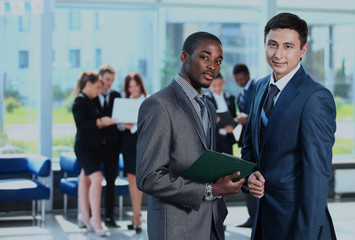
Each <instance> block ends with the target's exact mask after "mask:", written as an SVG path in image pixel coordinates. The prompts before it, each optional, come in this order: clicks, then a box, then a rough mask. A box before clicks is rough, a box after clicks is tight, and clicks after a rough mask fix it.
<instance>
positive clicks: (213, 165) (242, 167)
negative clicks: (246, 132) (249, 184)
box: [183, 150, 256, 183]
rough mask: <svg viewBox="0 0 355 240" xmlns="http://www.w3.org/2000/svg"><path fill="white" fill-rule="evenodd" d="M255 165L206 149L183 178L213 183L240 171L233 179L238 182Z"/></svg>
mask: <svg viewBox="0 0 355 240" xmlns="http://www.w3.org/2000/svg"><path fill="white" fill-rule="evenodd" d="M255 166H256V164H255V163H252V162H249V161H245V160H243V159H241V158H239V157H236V156H233V155H230V154H226V153H218V152H215V151H211V150H206V151H205V152H204V153H203V154H202V155H201V156H200V157H199V158H198V159H197V160H196V161H195V162H194V163H193V164H192V165H191V166H190V168H189V169H187V170H186V172H185V173H184V174H183V178H185V179H191V180H195V181H197V182H201V183H213V182H215V181H216V180H217V179H218V178H220V177H223V176H226V175H230V174H232V173H234V172H237V171H239V172H240V176H239V177H237V178H234V179H233V180H232V181H233V182H236V181H238V180H240V179H241V178H243V177H245V175H247V174H248V173H249V172H250V171H251V170H253V168H254V167H255Z"/></svg>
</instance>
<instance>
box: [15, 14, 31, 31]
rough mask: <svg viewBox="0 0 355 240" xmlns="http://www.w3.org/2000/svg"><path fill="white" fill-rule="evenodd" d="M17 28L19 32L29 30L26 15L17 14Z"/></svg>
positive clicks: (28, 19) (28, 21)
mask: <svg viewBox="0 0 355 240" xmlns="http://www.w3.org/2000/svg"><path fill="white" fill-rule="evenodd" d="M18 22H19V25H18V29H19V31H20V32H27V31H29V30H30V17H29V16H27V15H21V16H18Z"/></svg>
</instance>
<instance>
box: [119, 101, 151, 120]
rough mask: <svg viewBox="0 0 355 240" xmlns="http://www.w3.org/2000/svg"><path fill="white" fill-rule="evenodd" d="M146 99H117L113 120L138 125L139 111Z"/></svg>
mask: <svg viewBox="0 0 355 240" xmlns="http://www.w3.org/2000/svg"><path fill="white" fill-rule="evenodd" d="M143 101H144V99H133V98H115V100H114V102H113V109H112V118H113V119H116V121H117V122H118V123H137V121H138V111H139V107H140V106H141V104H142V102H143Z"/></svg>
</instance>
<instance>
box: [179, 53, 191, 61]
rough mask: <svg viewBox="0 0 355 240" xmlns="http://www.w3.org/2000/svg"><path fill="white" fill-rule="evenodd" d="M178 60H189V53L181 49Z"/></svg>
mask: <svg viewBox="0 0 355 240" xmlns="http://www.w3.org/2000/svg"><path fill="white" fill-rule="evenodd" d="M180 60H181V61H182V62H183V63H187V61H188V60H189V54H188V53H187V52H185V51H182V53H181V55H180Z"/></svg>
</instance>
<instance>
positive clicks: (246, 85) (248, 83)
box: [243, 78, 253, 91]
mask: <svg viewBox="0 0 355 240" xmlns="http://www.w3.org/2000/svg"><path fill="white" fill-rule="evenodd" d="M252 81H253V80H251V79H250V78H249V80H248V82H247V84H245V86H244V88H243V89H244V90H245V91H247V90H248V89H249V86H250V84H251V82H252Z"/></svg>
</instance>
